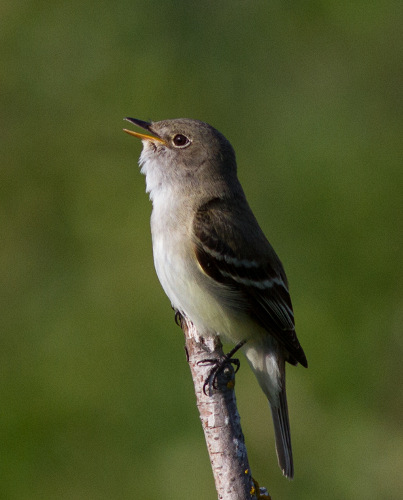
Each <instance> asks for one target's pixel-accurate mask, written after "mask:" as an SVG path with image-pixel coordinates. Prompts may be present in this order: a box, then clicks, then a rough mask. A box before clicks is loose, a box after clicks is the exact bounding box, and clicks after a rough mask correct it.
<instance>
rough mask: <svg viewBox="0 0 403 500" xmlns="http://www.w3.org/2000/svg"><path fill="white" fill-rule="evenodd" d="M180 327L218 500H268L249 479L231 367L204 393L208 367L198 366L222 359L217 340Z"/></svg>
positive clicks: (183, 320)
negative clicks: (215, 359) (211, 390)
mask: <svg viewBox="0 0 403 500" xmlns="http://www.w3.org/2000/svg"><path fill="white" fill-rule="evenodd" d="M178 318H179V316H178ZM180 325H181V328H182V330H183V332H184V334H185V341H186V352H187V357H188V362H189V366H190V370H191V373H192V377H193V382H194V387H195V393H196V400H197V407H198V409H199V413H200V420H201V423H202V426H203V431H204V436H205V438H206V443H207V449H208V453H209V456H210V462H211V466H212V469H213V475H214V480H215V485H216V489H217V493H218V499H219V500H256V499H270V496H269V495H268V494H267V491H265V489H264V488H262V491H260V490H259V487H258V486H257V485H255V484H254V481H253V479H252V475H251V471H250V467H249V462H248V456H247V452H246V446H245V439H244V436H243V434H242V429H241V423H240V416H239V413H238V409H237V406H236V399H235V392H234V385H235V373H234V369H233V367H232V366H231V365H229V364H228V365H227V366H228V368H227V366H226V367H225V369H224V370H222V371H221V372H220V373H219V375H218V378H217V388H215V389H214V390H213V392H212V394H211V395H206V394H205V393H204V391H203V386H204V383H205V381H206V379H207V377H208V375H209V373H210V371H211V365H209V364H206V363H200V362H203V360H206V359H212V358H220V357H222V356H223V354H224V353H223V350H222V344H221V342H220V340H219V339H218V337H216V338H214V339H213V338H202V337H201V336H200V335H199V334H198V332H197V330H196V328H195V327H194V325H193V324H192V323H191V322H190V321H189V320H187V319H186V318H184V317H180ZM206 392H208V391H206ZM265 493H266V494H265Z"/></svg>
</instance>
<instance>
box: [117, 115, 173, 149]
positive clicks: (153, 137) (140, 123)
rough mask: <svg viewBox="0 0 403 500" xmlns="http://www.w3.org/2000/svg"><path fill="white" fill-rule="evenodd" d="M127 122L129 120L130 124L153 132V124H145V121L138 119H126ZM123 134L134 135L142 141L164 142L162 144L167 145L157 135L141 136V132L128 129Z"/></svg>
mask: <svg viewBox="0 0 403 500" xmlns="http://www.w3.org/2000/svg"><path fill="white" fill-rule="evenodd" d="M125 120H127V121H128V122H130V123H134V124H135V125H137V126H138V127H141V128H144V129H145V130H149V131H150V132H152V130H151V123H148V122H143V120H137V118H125ZM123 132H126V133H127V134H130V135H133V136H134V137H137V138H138V139H141V140H146V141H154V142H162V144H165V141H164V140H163V139H161V137H158V136H157V135H156V134H155V135H148V134H141V133H140V132H134V131H133V130H128V129H127V128H124V129H123ZM153 134H154V132H153Z"/></svg>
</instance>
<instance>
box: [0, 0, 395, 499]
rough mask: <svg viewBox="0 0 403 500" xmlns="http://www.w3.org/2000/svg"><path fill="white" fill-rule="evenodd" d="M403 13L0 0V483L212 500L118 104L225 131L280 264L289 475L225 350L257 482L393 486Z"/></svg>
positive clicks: (325, 5) (297, 494)
mask: <svg viewBox="0 0 403 500" xmlns="http://www.w3.org/2000/svg"><path fill="white" fill-rule="evenodd" d="M402 24H403V15H402V8H401V3H400V2H397V1H396V2H393V1H365V2H364V1H356V2H351V1H348V2H347V1H340V0H337V1H336V0H334V1H331V0H329V1H324V0H323V1H320V0H316V1H314V0H312V1H308V2H296V1H246V0H245V1H239V0H233V1H231V2H229V1H215V2H212V1H201V2H198V3H197V4H196V3H194V4H192V2H189V1H188V0H187V1H165V2H163V1H161V2H154V1H147V0H143V1H137V0H136V1H133V0H132V1H130V2H129V1H123V0H117V1H116V0H115V1H107V0H98V1H96V2H83V1H77V0H71V1H69V2H67V1H58V0H55V1H53V2H49V1H47V2H45V1H40V0H35V1H27V2H11V1H9V0H3V2H2V3H1V6H0V61H1V64H0V116H1V120H0V134H1V136H0V140H1V148H0V155H1V165H0V210H1V211H0V221H1V239H0V252H1V253H0V259H1V267H0V279H1V282H0V294H1V326H2V327H1V336H0V343H1V345H0V497H1V498H4V499H12V500H14V499H16V500H25V499H30V500H31V499H33V500H35V499H42V500H43V499H55V498H57V499H63V500H64V499H101V500H102V499H136V500H142V499H145V500H146V499H151V500H153V499H162V498H164V499H175V500H181V499H188V498H191V499H194V500H199V499H200V500H201V499H213V498H216V494H215V489H214V484H213V479H212V474H211V471H210V465H209V461H208V457H207V451H206V449H205V444H204V438H203V435H202V431H201V426H200V423H199V419H198V414H197V411H196V407H195V399H194V393H193V387H192V381H191V378H190V373H189V369H188V366H187V364H186V360H185V356H184V351H183V337H182V334H181V331H180V330H179V329H178V327H176V326H175V324H174V321H173V313H172V311H171V309H170V306H169V301H168V300H167V298H166V297H165V296H164V293H163V291H162V290H161V288H160V285H159V283H158V280H157V278H156V276H155V272H154V268H153V262H152V251H151V241H150V232H149V215H150V211H151V205H150V202H149V200H148V199H147V195H146V194H145V192H144V191H145V189H144V187H145V184H144V178H143V177H142V176H141V175H140V173H139V169H138V166H137V159H138V156H139V154H140V150H141V143H140V142H139V141H136V140H135V139H134V138H132V137H129V136H127V135H126V134H124V133H123V132H122V128H123V126H125V124H124V122H123V121H122V118H123V117H125V116H133V117H136V118H140V119H143V120H161V119H166V118H178V117H189V118H197V119H201V120H203V121H207V122H209V123H211V124H212V125H214V126H215V127H216V128H218V129H219V130H220V131H222V132H223V133H224V135H226V137H227V138H228V139H229V140H230V141H231V143H232V144H233V146H234V148H235V150H236V152H237V158H238V165H239V176H240V179H241V182H242V183H243V185H244V188H245V191H246V193H247V196H248V199H249V201H250V204H251V206H252V208H253V210H254V211H255V214H256V216H257V218H258V220H259V221H260V223H261V225H262V227H263V229H264V231H265V233H266V234H267V236H268V238H269V239H270V241H271V243H272V244H273V246H274V247H275V248H276V250H277V252H278V253H279V255H280V256H281V259H282V261H283V263H284V265H285V268H286V271H287V274H288V277H289V281H290V285H291V292H292V297H293V303H294V309H295V314H296V322H297V332H298V336H299V339H300V341H301V343H302V345H303V347H304V349H305V352H306V354H307V357H308V361H309V369H308V370H305V369H303V368H302V367H298V368H293V367H289V368H288V372H287V373H288V384H287V386H288V399H289V406H290V413H291V426H292V437H293V447H294V459H295V469H296V476H295V480H294V481H293V482H289V481H287V480H286V479H284V478H283V477H282V476H281V472H280V470H279V469H278V467H277V463H276V457H275V452H274V443H273V432H272V424H271V417H270V412H269V409H268V407H267V403H266V402H265V399H264V397H263V395H262V393H261V392H260V390H259V388H258V385H257V383H256V382H255V380H254V378H253V375H252V374H251V372H250V370H249V368H248V366H247V364H246V363H245V362H244V363H243V366H242V367H241V371H240V372H239V374H238V376H237V387H236V390H237V398H238V403H239V410H240V413H241V417H242V424H243V430H244V433H245V437H246V443H247V447H248V451H249V459H250V463H251V469H252V473H253V475H254V476H255V477H256V479H257V480H258V481H259V482H260V483H261V484H262V485H265V486H267V487H268V489H269V491H270V493H271V494H272V496H273V498H274V499H282V500H285V499H291V498H292V499H295V498H298V499H307V500H308V499H310V500H312V499H324V498H326V499H328V500H329V499H330V500H331V499H335V500H336V499H337V500H338V499H354V500H360V499H368V498H374V499H376V498H382V499H400V498H402V496H403V474H402V464H403V429H402V412H403V391H402V379H403V377H402V354H403V337H402V326H403V297H402V261H403V259H402V198H403V189H402V185H403V175H402V166H403V165H402V156H403V155H402V150H403V147H402V137H403V120H402V107H401V106H402V81H403V78H402V77H403V67H402V60H403V39H402V38H403V37H402Z"/></svg>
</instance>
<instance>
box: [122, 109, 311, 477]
mask: <svg viewBox="0 0 403 500" xmlns="http://www.w3.org/2000/svg"><path fill="white" fill-rule="evenodd" d="M126 120H128V121H129V122H131V123H134V124H135V125H137V126H139V127H141V128H143V129H145V130H147V131H148V132H150V133H151V134H152V135H149V134H144V133H139V132H133V131H131V130H126V129H125V132H127V133H129V134H131V135H133V136H135V137H138V138H140V139H141V140H142V142H143V151H142V153H141V156H140V165H141V172H142V173H143V174H144V175H145V176H146V190H147V192H148V193H149V194H150V199H151V201H152V204H153V210H152V215H151V233H152V242H153V254H154V264H155V269H156V271H157V275H158V278H159V280H160V282H161V285H162V287H163V289H164V290H165V293H166V294H167V296H168V297H169V299H170V301H171V304H172V307H173V308H174V309H175V310H176V311H178V312H179V313H180V314H182V315H183V316H186V317H187V318H188V319H189V320H190V321H191V322H192V323H193V324H194V326H195V327H196V328H197V330H198V332H199V333H200V335H201V336H204V337H208V336H216V335H219V336H220V337H222V338H223V339H224V340H225V341H227V342H230V343H234V344H238V343H241V342H243V341H245V344H244V345H243V347H242V350H243V352H244V354H245V356H246V358H247V360H248V362H249V364H250V366H251V367H252V370H253V371H254V373H255V375H256V377H257V380H258V382H259V384H260V386H261V388H262V389H263V392H264V393H265V394H266V396H267V398H268V400H269V403H270V408H271V412H272V416H273V423H274V431H275V440H276V450H277V457H278V462H279V465H280V468H281V470H282V472H283V474H284V475H285V476H286V477H288V478H290V479H291V478H292V477H293V475H294V466H293V459H292V450H291V438H290V425H289V419H288V408H287V399H286V389H285V362H286V361H287V362H288V363H291V364H292V365H297V364H298V363H301V365H303V366H305V367H307V366H308V363H307V360H306V357H305V354H304V351H303V349H302V347H301V345H300V343H299V342H298V339H297V335H296V333H295V327H294V314H293V310H292V305H291V299H290V295H289V291H288V282H287V278H286V275H285V272H284V269H283V266H282V264H281V262H280V259H279V258H278V257H277V255H276V253H275V251H274V250H273V248H272V246H271V245H270V243H269V242H268V241H267V239H266V237H265V235H264V234H263V231H262V230H261V229H260V226H259V224H258V222H257V220H256V218H255V216H254V215H253V213H252V210H251V209H250V207H249V204H248V202H247V201H246V198H245V194H244V192H243V189H242V187H241V184H240V182H239V180H238V177H237V165H236V160H235V153H234V150H233V148H232V146H231V144H230V143H229V142H228V141H227V139H226V138H225V137H224V136H223V135H222V134H221V133H220V132H218V131H217V130H216V129H214V128H213V127H211V126H210V125H208V124H206V123H203V122H200V121H197V120H190V119H176V120H164V121H159V122H150V123H148V122H144V121H141V120H137V119H134V118H126Z"/></svg>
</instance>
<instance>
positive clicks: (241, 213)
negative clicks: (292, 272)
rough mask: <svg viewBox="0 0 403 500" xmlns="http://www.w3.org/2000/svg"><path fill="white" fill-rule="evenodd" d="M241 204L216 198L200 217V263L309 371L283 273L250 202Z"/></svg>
mask: <svg viewBox="0 0 403 500" xmlns="http://www.w3.org/2000/svg"><path fill="white" fill-rule="evenodd" d="M238 201H239V203H236V202H232V201H231V202H229V201H228V200H222V199H219V198H214V199H212V200H210V201H209V202H207V203H205V204H204V205H203V206H201V207H200V208H199V210H198V211H197V212H196V215H195V218H194V221H193V238H194V249H195V254H196V257H197V260H198V262H199V264H200V266H201V268H202V269H203V271H204V272H205V273H206V274H207V275H208V276H210V278H212V279H213V280H215V281H217V282H219V283H221V284H222V285H224V286H226V287H228V288H229V289H230V290H232V291H236V292H237V293H238V294H239V295H240V298H241V301H240V304H239V305H238V306H239V307H244V308H245V310H246V311H247V312H248V313H249V314H250V316H251V317H252V318H254V320H255V321H256V322H257V323H258V324H260V325H261V326H263V327H264V328H265V329H266V330H267V331H268V332H269V333H270V334H271V335H272V336H273V337H274V338H275V339H276V340H277V341H278V342H279V343H280V344H281V345H283V346H284V347H285V349H286V350H287V351H288V353H289V355H290V357H289V362H290V363H293V364H296V363H297V362H299V363H301V364H302V365H303V366H307V360H306V357H305V354H304V351H303V349H302V347H301V345H300V343H299V341H298V339H297V336H296V333H295V328H294V313H293V310H292V304H291V299H290V295H289V292H288V284H287V278H286V276H285V273H284V269H283V267H282V265H281V262H280V260H279V258H278V257H277V255H276V253H275V252H274V250H273V248H272V247H271V246H270V244H269V242H268V241H267V239H266V238H265V236H264V234H263V232H262V231H261V229H260V227H259V225H258V223H257V221H256V219H255V217H254V216H253V214H252V211H251V210H250V208H249V206H248V205H247V203H246V201H245V199H244V198H241V199H240V200H238Z"/></svg>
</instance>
